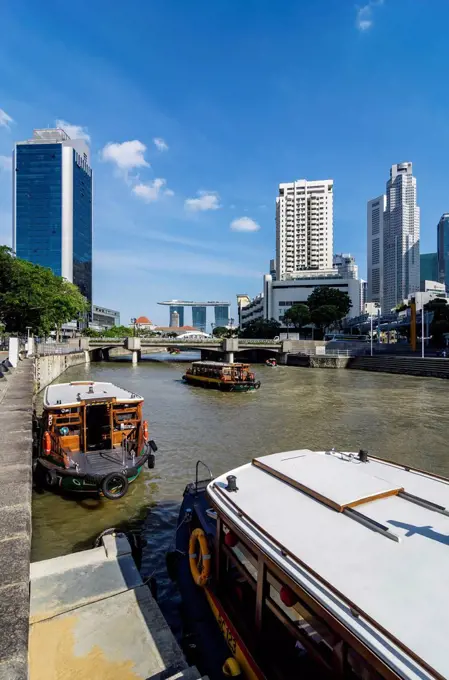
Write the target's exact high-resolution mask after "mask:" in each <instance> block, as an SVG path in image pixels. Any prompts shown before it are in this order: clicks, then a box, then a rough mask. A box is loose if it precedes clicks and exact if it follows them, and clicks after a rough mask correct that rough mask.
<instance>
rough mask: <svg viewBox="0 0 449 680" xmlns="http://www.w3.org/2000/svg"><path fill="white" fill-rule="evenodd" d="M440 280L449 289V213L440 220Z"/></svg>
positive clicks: (438, 236)
mask: <svg viewBox="0 0 449 680" xmlns="http://www.w3.org/2000/svg"><path fill="white" fill-rule="evenodd" d="M437 248H438V253H437V257H438V279H437V280H438V281H439V282H440V283H444V284H445V285H446V290H449V213H444V214H443V215H442V216H441V218H440V221H439V222H438V232H437Z"/></svg>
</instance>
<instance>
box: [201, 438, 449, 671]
mask: <svg viewBox="0 0 449 680" xmlns="http://www.w3.org/2000/svg"><path fill="white" fill-rule="evenodd" d="M229 474H232V475H235V476H236V486H237V490H236V491H233V492H232V493H230V492H229V491H227V490H226V486H227V476H228V475H229ZM208 495H209V497H210V498H211V500H212V501H213V503H214V505H215V506H216V507H217V508H218V510H219V511H220V513H221V514H222V515H223V516H224V521H225V522H226V518H228V519H229V521H230V522H232V523H233V524H234V525H235V526H236V527H237V528H238V529H239V530H240V531H241V532H242V533H243V534H244V535H245V536H246V537H248V539H249V541H251V542H252V543H253V544H255V546H256V547H257V548H258V549H259V550H261V551H262V552H263V553H264V554H266V555H268V557H269V558H270V559H271V560H272V561H273V562H274V563H275V564H277V566H278V567H280V568H281V569H282V570H283V571H284V572H285V573H286V574H288V575H289V576H290V577H291V578H292V579H293V581H295V582H296V583H297V584H298V585H299V586H300V587H302V588H303V589H304V590H305V591H307V592H308V593H309V594H310V595H311V596H312V597H313V598H315V599H316V600H317V601H318V602H319V603H320V604H321V605H322V606H323V607H324V608H325V609H326V610H327V611H329V612H330V613H331V614H332V615H333V616H334V617H335V618H336V619H338V620H339V621H340V623H342V624H343V625H344V626H345V627H346V628H348V629H349V630H350V631H351V632H352V633H353V635H355V636H356V637H357V638H358V639H359V640H361V641H362V642H363V643H364V644H365V645H366V646H367V647H368V648H370V649H371V650H372V651H373V652H374V654H375V655H377V656H378V657H380V658H381V659H382V660H383V661H384V663H385V664H386V665H387V666H389V667H390V668H391V669H392V670H393V671H394V672H395V673H396V674H397V675H398V676H399V677H400V678H404V679H405V678H406V679H407V680H411V679H413V680H424V679H428V678H449V654H448V650H447V631H448V630H449V587H448V585H447V574H448V572H449V481H448V480H445V479H443V478H439V477H438V476H436V475H432V474H430V473H426V472H422V471H420V470H413V469H410V468H408V467H407V466H405V465H399V464H396V463H389V462H387V461H381V460H379V459H376V458H373V457H368V459H367V461H366V462H364V461H362V460H361V459H360V458H359V456H358V455H357V454H348V453H339V452H334V451H328V452H324V451H321V452H313V451H310V450H307V449H305V450H297V451H288V452H284V453H276V454H273V455H271V456H263V457H260V458H255V459H254V460H253V461H252V463H249V464H247V465H243V466H242V467H239V468H237V469H235V470H232V471H231V472H227V473H225V474H224V475H222V476H220V477H218V478H217V479H215V480H214V481H213V482H211V483H210V484H209V486H208Z"/></svg>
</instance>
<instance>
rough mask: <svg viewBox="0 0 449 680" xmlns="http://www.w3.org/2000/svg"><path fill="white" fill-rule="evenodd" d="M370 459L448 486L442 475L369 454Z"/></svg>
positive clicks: (447, 481)
mask: <svg viewBox="0 0 449 680" xmlns="http://www.w3.org/2000/svg"><path fill="white" fill-rule="evenodd" d="M370 458H372V459H373V460H378V461H379V462H380V463H386V464H387V465H392V466H393V467H397V468H399V469H400V470H405V471H406V472H418V473H419V474H420V475H424V477H429V478H430V479H437V480H438V481H440V482H445V483H446V484H447V485H449V479H448V478H447V477H445V476H444V475H437V474H436V473H435V472H428V471H426V470H422V469H421V468H415V467H412V466H411V465H403V464H402V463H398V462H397V461H394V460H389V459H388V458H379V456H372V455H371V454H369V456H368V460H369V459H370Z"/></svg>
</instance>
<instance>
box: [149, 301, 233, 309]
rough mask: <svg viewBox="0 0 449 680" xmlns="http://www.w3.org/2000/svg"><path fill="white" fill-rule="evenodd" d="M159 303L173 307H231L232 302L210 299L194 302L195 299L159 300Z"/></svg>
mask: <svg viewBox="0 0 449 680" xmlns="http://www.w3.org/2000/svg"><path fill="white" fill-rule="evenodd" d="M157 304H158V305H165V306H168V305H169V306H171V307H230V306H231V303H230V302H219V301H214V300H209V301H208V302H194V301H193V300H167V301H165V302H158V303H157Z"/></svg>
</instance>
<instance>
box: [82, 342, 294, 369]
mask: <svg viewBox="0 0 449 680" xmlns="http://www.w3.org/2000/svg"><path fill="white" fill-rule="evenodd" d="M300 342H301V341H295V340H257V339H246V338H224V339H219V338H204V339H202V338H201V339H198V338H197V339H194V338H186V339H177V338H160V337H159V338H80V348H81V349H83V350H84V351H88V352H89V354H90V356H91V358H92V359H93V360H94V361H101V360H102V359H108V358H109V352H110V350H113V349H114V348H122V349H124V350H126V351H127V353H130V354H132V361H133V363H137V362H138V361H139V359H140V358H141V356H142V353H144V352H151V350H157V349H158V350H161V349H169V348H173V349H179V350H194V351H198V352H201V356H202V358H203V357H206V356H207V355H208V354H209V353H210V352H213V353H217V354H222V355H224V358H225V361H229V362H232V361H234V356H235V354H237V353H238V352H244V351H245V350H246V351H247V350H261V351H265V352H269V353H273V352H276V353H277V354H278V356H279V362H280V363H283V362H285V361H286V356H287V353H288V352H292V351H294V350H296V351H298V350H299V349H300V347H296V345H297V344H298V343H300ZM209 356H210V354H209Z"/></svg>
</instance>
